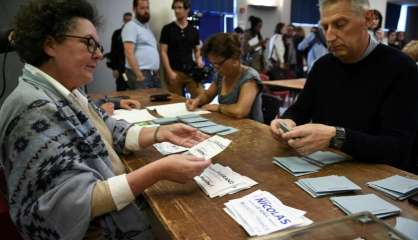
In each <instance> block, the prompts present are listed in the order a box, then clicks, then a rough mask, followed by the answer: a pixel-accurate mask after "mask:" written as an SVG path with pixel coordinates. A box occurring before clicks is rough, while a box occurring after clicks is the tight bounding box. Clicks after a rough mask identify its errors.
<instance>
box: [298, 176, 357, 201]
mask: <svg viewBox="0 0 418 240" xmlns="http://www.w3.org/2000/svg"><path fill="white" fill-rule="evenodd" d="M295 183H296V184H297V185H298V186H299V187H301V188H302V189H303V190H305V191H306V192H307V193H309V194H310V195H311V196H312V197H315V198H316V197H322V196H327V195H334V194H340V193H347V192H354V191H359V190H361V188H360V187H359V186H357V185H356V184H355V183H353V182H352V181H350V180H349V179H348V178H346V177H344V176H336V175H331V176H326V177H317V178H303V179H299V180H298V181H296V182H295Z"/></svg>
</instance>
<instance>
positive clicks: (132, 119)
mask: <svg viewBox="0 0 418 240" xmlns="http://www.w3.org/2000/svg"><path fill="white" fill-rule="evenodd" d="M112 118H115V119H116V120H120V119H123V120H125V121H127V122H128V123H137V122H145V121H150V120H154V119H155V117H154V116H152V115H151V114H150V113H149V112H148V111H147V110H146V109H142V110H139V109H131V110H125V109H118V110H115V111H114V112H113V115H112Z"/></svg>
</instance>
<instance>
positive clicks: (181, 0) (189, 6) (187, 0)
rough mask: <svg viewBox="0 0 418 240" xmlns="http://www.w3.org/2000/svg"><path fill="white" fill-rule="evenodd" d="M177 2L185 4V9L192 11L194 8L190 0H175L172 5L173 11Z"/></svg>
mask: <svg viewBox="0 0 418 240" xmlns="http://www.w3.org/2000/svg"><path fill="white" fill-rule="evenodd" d="M176 2H181V3H183V7H184V9H190V8H191V7H192V4H191V3H190V1H189V0H174V1H173V3H172V4H171V9H174V4H175V3H176Z"/></svg>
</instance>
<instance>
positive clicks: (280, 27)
mask: <svg viewBox="0 0 418 240" xmlns="http://www.w3.org/2000/svg"><path fill="white" fill-rule="evenodd" d="M285 25H286V24H284V23H282V22H279V23H278V24H276V29H275V30H274V33H277V34H282V30H283V28H284V26H285Z"/></svg>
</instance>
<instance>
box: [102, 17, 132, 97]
mask: <svg viewBox="0 0 418 240" xmlns="http://www.w3.org/2000/svg"><path fill="white" fill-rule="evenodd" d="M131 20H132V13H130V12H127V13H125V14H123V25H122V27H121V28H119V29H117V30H115V31H114V32H113V34H112V43H111V47H110V53H108V54H107V55H105V57H106V58H107V59H108V62H107V66H108V67H109V68H110V69H112V75H113V78H114V79H115V80H116V91H125V90H127V89H128V84H127V83H126V81H127V79H125V77H124V75H123V74H125V53H124V49H123V42H122V29H123V27H124V26H125V24H126V23H128V22H130V21H131Z"/></svg>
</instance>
